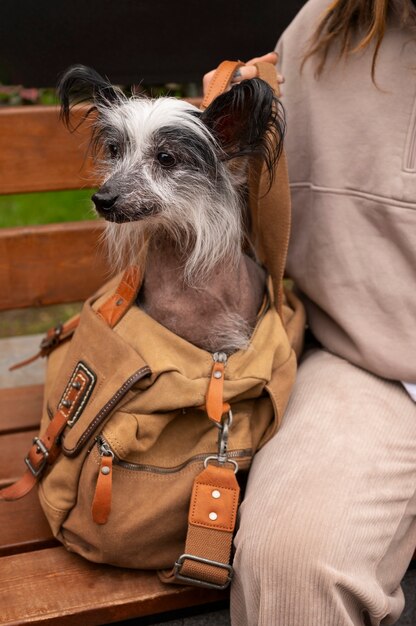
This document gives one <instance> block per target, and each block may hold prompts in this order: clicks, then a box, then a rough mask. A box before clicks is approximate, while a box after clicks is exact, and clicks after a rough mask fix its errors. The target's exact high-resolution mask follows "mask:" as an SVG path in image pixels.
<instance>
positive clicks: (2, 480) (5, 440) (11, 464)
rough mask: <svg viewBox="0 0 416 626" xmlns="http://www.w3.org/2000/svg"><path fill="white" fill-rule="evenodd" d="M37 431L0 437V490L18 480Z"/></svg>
mask: <svg viewBox="0 0 416 626" xmlns="http://www.w3.org/2000/svg"><path fill="white" fill-rule="evenodd" d="M38 434H39V429H36V430H29V431H26V432H22V433H12V434H8V435H2V436H1V437H0V459H1V464H0V488H2V487H5V486H6V485H10V483H13V482H15V481H16V480H18V479H19V478H20V477H21V476H22V474H23V473H24V471H25V470H26V465H25V462H24V459H25V457H26V455H27V453H28V451H29V448H30V446H31V445H32V440H33V437H35V436H37V435H38Z"/></svg>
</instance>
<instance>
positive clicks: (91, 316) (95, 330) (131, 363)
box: [47, 300, 151, 456]
mask: <svg viewBox="0 0 416 626" xmlns="http://www.w3.org/2000/svg"><path fill="white" fill-rule="evenodd" d="M65 349H67V350H68V351H67V353H66V355H65V358H64V360H63V362H62V364H61V366H60V369H59V371H58V372H56V374H55V376H56V378H55V382H54V384H53V385H51V391H50V394H49V397H48V398H47V405H48V407H49V408H50V409H51V410H52V412H55V411H56V409H57V407H58V406H59V403H60V402H61V400H62V397H63V396H64V394H65V390H66V389H67V387H68V385H70V384H71V379H72V378H73V375H74V372H75V371H80V370H82V372H83V374H84V375H85V376H86V377H88V378H89V381H90V382H89V385H90V390H89V393H88V397H85V401H84V402H83V405H82V406H80V407H79V410H77V411H76V417H75V418H74V419H72V420H71V423H69V424H68V427H67V428H66V430H65V431H64V434H63V439H62V451H63V453H64V454H66V455H67V456H76V455H77V454H78V453H79V452H80V451H81V449H82V448H83V446H84V445H85V443H86V442H87V441H89V440H90V438H91V437H92V436H93V435H94V433H95V431H96V429H97V428H98V427H99V426H100V424H101V423H102V422H103V421H104V420H105V419H106V417H107V416H108V415H109V414H110V413H111V411H112V410H113V409H114V408H115V407H116V406H118V405H119V404H120V402H121V401H122V400H123V399H124V400H125V399H126V394H128V391H129V390H130V389H131V387H132V386H133V385H134V384H136V383H137V382H138V380H141V379H142V378H144V377H148V376H150V374H151V370H150V368H149V366H148V365H147V364H146V363H145V361H144V360H143V358H142V357H141V356H140V354H138V352H136V351H135V350H134V349H133V348H132V347H131V346H130V345H129V344H128V343H127V342H126V341H125V340H124V339H123V338H122V337H120V336H119V335H118V334H116V333H115V332H114V331H113V330H112V329H111V328H109V326H108V325H107V323H106V322H104V321H103V320H102V319H101V318H99V317H98V315H97V314H96V313H95V311H94V310H93V309H92V307H91V300H88V301H87V302H86V303H85V305H84V307H83V310H82V313H81V319H80V323H79V326H78V328H77V330H76V332H75V335H74V337H73V339H72V341H71V343H70V346H69V348H67V347H65ZM54 362H56V360H55V361H51V364H50V366H51V367H53V363H54ZM52 374H53V372H52ZM48 376H51V372H49V371H48Z"/></svg>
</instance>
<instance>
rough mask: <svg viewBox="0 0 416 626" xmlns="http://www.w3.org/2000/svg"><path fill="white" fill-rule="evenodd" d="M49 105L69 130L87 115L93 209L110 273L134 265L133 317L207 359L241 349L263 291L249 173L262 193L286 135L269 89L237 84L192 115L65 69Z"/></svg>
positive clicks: (80, 70)
mask: <svg viewBox="0 0 416 626" xmlns="http://www.w3.org/2000/svg"><path fill="white" fill-rule="evenodd" d="M59 95H60V99H61V103H62V116H63V119H64V121H65V122H66V124H67V126H68V127H69V128H71V123H70V117H71V108H72V106H73V105H75V104H80V103H85V102H90V104H91V107H90V108H89V110H88V114H89V113H90V112H95V115H94V116H93V118H91V119H92V122H91V123H92V150H93V153H94V155H95V159H96V163H97V168H98V171H99V173H100V174H102V179H103V183H102V185H101V187H100V188H99V189H98V191H97V192H96V193H95V194H94V195H93V196H92V200H93V202H94V204H95V208H96V211H97V212H98V214H99V215H101V216H102V217H104V218H105V220H106V221H107V228H106V240H107V244H108V250H109V255H110V261H111V263H112V265H113V267H114V269H117V270H120V269H123V268H124V267H125V266H126V265H128V264H132V263H140V264H141V265H142V266H143V264H144V280H143V284H142V287H141V290H140V293H139V295H138V298H137V304H138V306H140V307H142V308H143V309H144V310H145V311H146V312H147V313H148V314H149V315H150V316H152V317H153V318H154V319H155V320H157V321H158V322H159V323H161V324H163V325H164V326H166V327H167V328H169V329H170V330H172V331H173V332H175V333H176V334H177V335H179V336H181V337H183V338H184V339H186V340H188V341H190V342H191V343H193V344H195V345H197V346H199V347H200V348H203V349H205V350H208V351H210V352H218V351H221V352H225V353H227V354H230V353H232V352H233V351H235V350H238V349H245V348H247V346H248V344H249V340H250V336H251V333H252V331H253V328H254V326H255V323H256V317H257V313H258V311H259V309H260V307H261V304H262V301H263V298H264V291H265V281H266V273H265V271H264V269H263V268H262V267H261V266H260V265H259V264H258V263H257V261H256V258H255V254H254V252H253V250H252V248H251V247H250V244H249V240H248V236H247V233H248V229H249V219H250V218H249V210H248V206H247V205H248V198H247V195H248V192H247V172H248V163H249V161H250V159H262V160H263V161H264V162H265V164H266V168H267V172H268V175H269V178H270V181H271V180H272V177H273V173H274V171H275V167H276V163H277V160H278V158H279V155H280V151H281V146H282V141H283V135H284V128H285V123H284V115H283V110H282V107H281V105H280V103H279V102H278V100H277V99H276V98H275V96H274V94H273V91H272V89H271V88H270V87H269V85H268V84H267V83H265V82H264V81H262V80H260V79H256V78H255V79H252V80H246V81H242V82H241V83H240V84H238V85H235V86H234V87H233V88H232V89H230V90H229V91H227V92H226V93H224V94H222V95H220V96H218V97H217V98H216V99H215V100H214V101H213V102H212V104H211V105H210V106H209V107H208V108H207V109H206V110H205V111H200V110H199V109H197V108H196V107H194V106H193V105H191V104H189V103H187V102H184V101H181V100H177V99H175V98H167V97H163V98H158V99H150V98H146V97H142V96H141V97H138V96H133V97H130V98H128V97H127V96H125V95H124V93H123V92H122V91H121V90H120V89H118V88H117V87H114V86H112V85H111V84H110V83H109V82H108V81H107V80H106V79H104V78H103V77H101V76H100V75H99V74H97V72H95V71H94V70H92V69H90V68H87V67H84V66H74V67H71V68H69V69H68V70H67V71H66V73H65V74H64V75H63V77H62V79H61V81H60V84H59ZM88 114H87V115H86V118H88ZM144 251H145V254H144Z"/></svg>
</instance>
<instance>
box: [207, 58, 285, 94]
mask: <svg viewBox="0 0 416 626" xmlns="http://www.w3.org/2000/svg"><path fill="white" fill-rule="evenodd" d="M278 58H279V57H278V54H277V52H268V53H267V54H264V55H263V56H261V57H254V58H253V59H250V61H247V63H246V64H245V65H243V66H242V67H240V68H239V69H238V70H237V71H236V72H235V74H234V76H233V78H232V80H231V83H232V84H233V85H235V84H236V83H239V82H241V81H242V80H247V79H249V78H255V77H256V76H257V68H256V66H255V63H258V62H259V61H265V62H266V63H272V64H273V65H277V61H278ZM214 74H215V70H211V71H210V72H207V73H206V74H205V75H204V77H203V79H202V88H203V92H204V94H205V93H206V92H207V90H208V86H209V84H210V82H211V80H212V77H213V76H214ZM277 82H278V83H279V85H281V84H282V83H284V82H285V79H284V77H283V76H282V75H281V74H279V73H278V72H277Z"/></svg>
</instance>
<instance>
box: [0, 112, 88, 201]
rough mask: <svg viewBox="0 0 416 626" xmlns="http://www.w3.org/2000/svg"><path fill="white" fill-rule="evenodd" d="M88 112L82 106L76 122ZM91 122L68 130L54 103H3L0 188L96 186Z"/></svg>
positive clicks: (16, 190)
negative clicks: (31, 105) (21, 104)
mask: <svg viewBox="0 0 416 626" xmlns="http://www.w3.org/2000/svg"><path fill="white" fill-rule="evenodd" d="M84 114H85V110H84V111H83V112H81V111H79V112H77V114H76V119H74V125H76V124H77V123H78V122H79V121H80V120H81V116H82V115H84ZM90 134H91V130H90V125H89V123H85V124H82V125H81V126H80V127H79V129H78V130H77V131H76V132H74V133H70V132H69V131H68V130H67V129H66V128H65V127H64V125H63V123H62V122H61V121H60V119H59V108H58V107H51V106H36V107H10V108H9V107H3V108H2V109H0V193H23V192H29V191H54V190H63V189H79V188H81V187H94V186H95V185H96V184H97V180H96V178H95V177H94V175H93V166H92V162H91V160H90V159H89V158H86V154H87V152H88V145H89V139H90Z"/></svg>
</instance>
